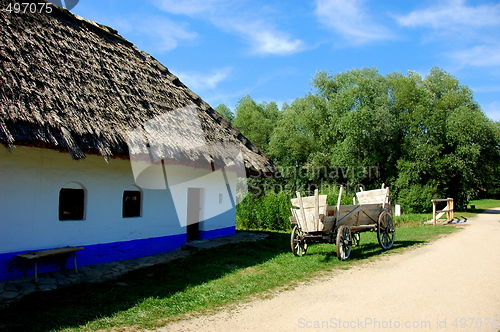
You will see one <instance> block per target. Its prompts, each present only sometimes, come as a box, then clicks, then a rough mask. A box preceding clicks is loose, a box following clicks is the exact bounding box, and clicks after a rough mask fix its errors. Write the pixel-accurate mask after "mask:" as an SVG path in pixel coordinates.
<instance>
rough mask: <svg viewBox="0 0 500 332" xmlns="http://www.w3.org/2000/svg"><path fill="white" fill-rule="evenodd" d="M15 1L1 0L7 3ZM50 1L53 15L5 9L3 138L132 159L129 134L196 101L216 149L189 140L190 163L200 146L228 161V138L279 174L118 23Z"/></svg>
mask: <svg viewBox="0 0 500 332" xmlns="http://www.w3.org/2000/svg"><path fill="white" fill-rule="evenodd" d="M42 1H44V0H37V1H34V2H35V3H40V2H42ZM9 2H11V1H7V0H0V8H5V7H6V6H7V5H8V3H9ZM23 2H25V1H23ZM52 7H53V12H52V13H50V14H47V13H30V12H26V13H22V14H15V13H8V12H5V11H1V12H0V61H1V67H0V71H1V75H0V143H3V144H4V145H6V146H8V147H11V146H15V145H28V146H37V147H42V148H52V149H59V150H61V151H68V152H70V153H71V155H72V157H73V158H75V159H79V158H84V157H85V155H86V154H100V155H102V156H104V157H105V158H106V159H107V158H110V157H111V158H128V157H129V149H128V146H127V139H128V135H129V133H130V132H132V131H133V130H134V129H137V128H144V125H145V123H147V122H148V120H151V119H154V118H156V117H158V116H161V115H162V114H165V112H170V111H172V110H177V109H182V108H184V107H186V106H191V105H192V106H194V107H192V111H193V112H196V113H197V115H198V117H199V120H200V124H201V128H202V130H203V133H204V136H205V139H206V141H207V142H208V143H209V145H210V148H209V149H208V150H212V151H208V152H207V151H203V152H200V151H199V149H198V150H197V149H196V146H189V140H182V146H180V147H181V148H182V150H183V151H185V156H183V159H184V160H192V161H193V162H195V161H196V160H197V159H199V158H200V155H199V153H202V154H204V157H205V158H208V159H210V158H212V159H214V158H215V155H217V158H220V157H221V156H222V158H224V154H225V152H224V151H221V149H220V147H223V146H227V145H228V144H229V145H231V146H236V147H237V148H238V149H239V150H241V151H242V153H243V157H244V161H245V167H246V168H247V170H248V171H250V172H261V173H273V172H275V167H274V165H273V164H272V162H270V160H269V159H268V157H267V156H266V155H265V154H263V153H262V152H261V151H260V150H259V149H258V148H257V147H256V146H254V145H253V144H252V143H251V142H249V141H248V140H247V139H246V138H245V137H244V136H243V135H242V134H241V133H240V132H239V130H238V129H236V128H235V127H233V126H232V125H231V124H230V122H229V121H227V120H226V119H225V118H223V117H222V116H221V115H219V114H218V113H217V112H216V111H214V110H213V109H212V108H211V107H210V106H209V105H208V104H207V103H205V102H204V101H203V100H201V98H200V97H199V96H197V95H196V94H195V93H193V92H192V91H191V90H189V89H188V88H187V87H186V86H185V85H184V84H182V83H181V82H180V81H179V79H178V78H177V77H176V76H174V75H173V74H172V73H170V72H169V71H168V69H167V68H165V67H164V66H163V65H162V64H161V63H159V62H158V61H157V60H156V59H154V58H153V57H151V56H150V55H149V54H147V53H144V52H142V51H140V50H138V49H137V48H136V47H135V46H134V45H133V44H131V43H130V42H128V41H127V40H125V39H124V38H123V37H121V36H120V35H118V34H117V32H116V31H115V30H113V29H111V28H109V27H105V26H102V25H99V24H97V23H95V22H92V21H88V20H85V19H82V18H81V17H78V16H76V15H73V14H71V13H70V12H69V11H67V10H65V9H63V8H60V7H57V6H55V5H52ZM166 128H167V129H168V128H170V130H171V128H172V127H171V126H167V127H166ZM167 129H163V131H164V132H163V135H165V136H168V135H169V133H168V132H167V131H166V130H167ZM176 129H177V131H178V134H179V133H181V134H182V133H183V130H186V131H188V129H186V128H176ZM186 135H189V133H188V132H186ZM193 143H196V142H193ZM217 147H219V148H217ZM214 149H219V151H213V150H214ZM193 151H194V152H193ZM196 151H198V152H196ZM207 153H208V155H207ZM197 154H198V155H197Z"/></svg>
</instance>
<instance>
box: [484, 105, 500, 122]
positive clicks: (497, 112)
mask: <svg viewBox="0 0 500 332" xmlns="http://www.w3.org/2000/svg"><path fill="white" fill-rule="evenodd" d="M482 106H483V110H484V113H486V115H487V116H488V117H489V118H490V119H492V120H494V121H500V102H499V101H494V102H491V103H489V104H486V105H482Z"/></svg>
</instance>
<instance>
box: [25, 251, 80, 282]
mask: <svg viewBox="0 0 500 332" xmlns="http://www.w3.org/2000/svg"><path fill="white" fill-rule="evenodd" d="M82 249H83V247H69V246H68V247H63V248H54V249H47V250H40V251H32V252H28V253H26V254H20V255H17V257H20V258H24V259H27V260H32V259H34V260H35V282H38V259H39V258H42V257H48V256H55V255H63V254H70V253H71V254H73V261H74V263H75V272H76V273H78V267H77V264H76V252H77V251H79V250H82ZM27 269H28V266H27V264H26V268H25V269H24V276H25V277H26V270H27Z"/></svg>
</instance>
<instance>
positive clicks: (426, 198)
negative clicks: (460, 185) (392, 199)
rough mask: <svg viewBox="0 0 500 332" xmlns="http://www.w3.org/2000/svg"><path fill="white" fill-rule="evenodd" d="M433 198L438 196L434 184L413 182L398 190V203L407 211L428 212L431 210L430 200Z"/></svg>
mask: <svg viewBox="0 0 500 332" xmlns="http://www.w3.org/2000/svg"><path fill="white" fill-rule="evenodd" d="M435 198H440V195H439V193H438V190H437V189H436V187H435V186H432V185H424V186H421V185H418V184H413V185H411V186H410V187H409V188H404V189H401V190H400V192H399V194H398V203H399V204H400V205H401V206H402V208H403V209H404V211H406V212H408V213H428V212H432V203H431V200H432V199H435Z"/></svg>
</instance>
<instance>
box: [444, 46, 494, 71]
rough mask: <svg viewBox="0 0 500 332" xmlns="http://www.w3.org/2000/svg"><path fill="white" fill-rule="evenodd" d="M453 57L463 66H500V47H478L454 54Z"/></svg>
mask: <svg viewBox="0 0 500 332" xmlns="http://www.w3.org/2000/svg"><path fill="white" fill-rule="evenodd" d="M451 56H452V57H453V58H454V59H455V60H457V61H458V62H459V63H461V64H463V65H469V66H478V67H490V66H500V45H478V46H475V47H472V48H469V49H465V50H461V51H456V52H453V53H451Z"/></svg>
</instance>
